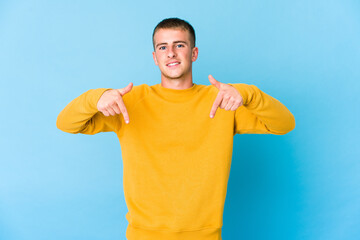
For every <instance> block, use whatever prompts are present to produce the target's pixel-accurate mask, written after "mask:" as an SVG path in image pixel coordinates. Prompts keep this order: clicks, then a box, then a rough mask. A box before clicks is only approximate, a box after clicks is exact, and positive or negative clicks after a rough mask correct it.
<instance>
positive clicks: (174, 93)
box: [152, 83, 198, 102]
mask: <svg viewBox="0 0 360 240" xmlns="http://www.w3.org/2000/svg"><path fill="white" fill-rule="evenodd" d="M152 87H153V89H154V91H155V92H156V94H158V95H159V96H160V97H161V98H164V99H166V100H168V101H172V102H182V101H186V100H188V99H191V98H192V97H193V96H194V94H195V93H196V92H197V91H198V85H197V84H196V83H193V85H192V87H190V88H186V89H172V88H166V87H163V86H161V83H159V84H156V85H153V86H152Z"/></svg>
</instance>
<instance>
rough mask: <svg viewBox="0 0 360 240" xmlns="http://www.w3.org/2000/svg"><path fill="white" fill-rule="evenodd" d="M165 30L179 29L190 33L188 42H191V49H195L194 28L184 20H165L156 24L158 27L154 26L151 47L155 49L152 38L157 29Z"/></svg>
mask: <svg viewBox="0 0 360 240" xmlns="http://www.w3.org/2000/svg"><path fill="white" fill-rule="evenodd" d="M162 28H163V29H166V28H168V29H169V28H172V29H174V28H180V29H182V30H185V31H188V32H189V33H190V41H191V47H192V48H193V47H195V30H194V28H193V27H192V26H191V24H190V23H188V22H187V21H185V20H182V19H180V18H165V19H164V20H162V21H161V22H159V23H158V25H156V27H155V28H154V31H153V35H152V42H153V47H154V49H155V41H154V36H155V33H156V32H157V31H158V30H159V29H162Z"/></svg>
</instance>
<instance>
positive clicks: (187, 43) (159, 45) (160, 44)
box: [155, 41, 188, 48]
mask: <svg viewBox="0 0 360 240" xmlns="http://www.w3.org/2000/svg"><path fill="white" fill-rule="evenodd" d="M173 43H184V44H185V45H188V43H187V42H185V41H174V42H173ZM160 45H167V43H158V44H156V46H155V48H157V47H158V46H160Z"/></svg>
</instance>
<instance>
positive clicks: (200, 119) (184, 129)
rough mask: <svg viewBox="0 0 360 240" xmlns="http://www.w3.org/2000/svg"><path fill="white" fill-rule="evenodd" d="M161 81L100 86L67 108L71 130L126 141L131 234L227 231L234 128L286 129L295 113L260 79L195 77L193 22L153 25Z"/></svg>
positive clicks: (160, 236)
mask: <svg viewBox="0 0 360 240" xmlns="http://www.w3.org/2000/svg"><path fill="white" fill-rule="evenodd" d="M153 46H154V52H153V58H154V62H155V64H156V65H157V66H158V67H159V69H160V71H161V83H160V84H156V85H153V86H148V85H146V84H142V85H139V86H134V87H133V85H132V83H130V84H129V85H128V86H126V87H125V88H122V89H111V88H110V89H106V88H99V89H91V90H89V91H87V92H85V93H83V94H82V95H80V96H79V97H77V98H75V99H74V100H73V101H71V102H70V103H69V104H68V105H67V106H66V107H65V108H64V109H63V110H62V111H61V113H60V114H59V116H58V119H57V127H58V128H59V129H61V130H63V131H65V132H69V133H83V134H96V133H99V132H109V131H114V132H115V133H116V134H117V136H118V138H119V141H120V144H121V149H122V159H123V166H124V169H123V184H124V193H125V200H126V204H127V206H128V210H129V212H128V213H127V214H126V218H127V220H128V222H129V225H128V228H127V231H126V237H127V239H128V240H138V239H141V240H150V239H151V240H165V239H166V240H175V239H177V240H179V239H182V240H215V239H216V240H219V239H221V227H222V217H223V209H224V202H225V197H226V190H227V182H228V177H229V172H230V166H231V157H232V148H233V136H234V135H235V134H236V133H237V134H244V133H261V134H277V135H282V134H286V133H288V132H290V131H291V130H293V129H294V127H295V119H294V116H293V115H292V114H291V112H290V111H289V110H288V109H287V108H286V107H285V106H284V105H283V104H282V103H280V102H279V101H278V100H276V99H275V98H273V97H271V96H269V95H267V94H266V93H264V92H262V91H261V90H259V89H258V88H257V87H256V86H254V85H247V84H242V83H238V84H225V83H221V82H219V81H217V80H215V79H214V78H213V77H212V76H211V75H209V80H210V83H211V85H209V86H206V85H198V84H195V83H193V79H192V62H194V61H196V59H197V56H198V48H197V47H196V46H195V32H194V29H193V28H192V26H191V25H190V24H189V23H188V22H186V21H184V20H181V19H178V18H169V19H164V20H163V21H161V22H160V23H159V24H158V25H157V26H156V27H155V29H154V32H153Z"/></svg>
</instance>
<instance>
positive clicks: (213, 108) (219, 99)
mask: <svg viewBox="0 0 360 240" xmlns="http://www.w3.org/2000/svg"><path fill="white" fill-rule="evenodd" d="M222 97H223V96H222V94H218V95H217V96H216V99H215V101H214V104H213V106H212V108H211V111H210V118H213V117H214V116H215V113H216V110H217V108H218V107H219V105H220V103H221V101H222Z"/></svg>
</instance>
